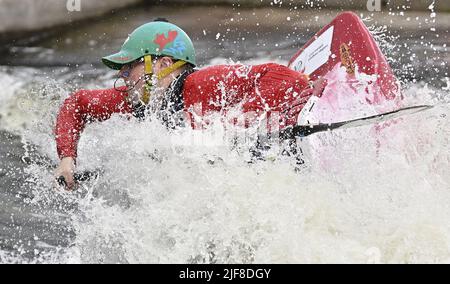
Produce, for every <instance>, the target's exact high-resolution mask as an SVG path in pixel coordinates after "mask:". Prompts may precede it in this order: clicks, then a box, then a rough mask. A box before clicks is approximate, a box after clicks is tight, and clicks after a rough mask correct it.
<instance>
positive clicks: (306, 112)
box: [297, 96, 319, 125]
mask: <svg viewBox="0 0 450 284" xmlns="http://www.w3.org/2000/svg"><path fill="white" fill-rule="evenodd" d="M318 100H319V97H316V96H311V97H310V98H309V100H308V101H307V102H306V104H305V106H304V107H303V108H302V111H301V112H300V114H299V115H298V117H297V125H309V124H311V121H310V120H311V118H312V110H313V108H314V106H315V105H316V103H317V101H318Z"/></svg>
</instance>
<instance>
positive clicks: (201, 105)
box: [55, 63, 312, 158]
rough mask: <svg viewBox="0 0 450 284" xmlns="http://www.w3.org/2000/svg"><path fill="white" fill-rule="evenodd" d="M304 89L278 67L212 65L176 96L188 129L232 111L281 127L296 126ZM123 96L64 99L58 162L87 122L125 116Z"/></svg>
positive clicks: (104, 93)
mask: <svg viewBox="0 0 450 284" xmlns="http://www.w3.org/2000/svg"><path fill="white" fill-rule="evenodd" d="M308 86H309V83H308V78H307V76H305V75H303V74H301V73H298V72H296V71H293V70H291V69H289V68H287V67H286V66H282V65H279V64H274V63H269V64H262V65H255V66H248V65H218V66H213V67H207V68H204V69H201V70H199V71H196V72H194V73H192V74H190V75H188V76H187V77H186V80H185V82H184V86H183V89H182V97H183V101H184V110H185V112H186V114H187V116H188V117H189V119H190V122H191V126H192V127H193V128H198V127H199V125H200V124H199V121H198V117H199V116H200V117H204V116H205V115H206V114H209V113H212V112H221V113H222V114H226V113H227V111H228V110H230V109H231V108H233V107H237V106H238V107H241V110H242V112H244V113H248V112H252V113H254V114H256V116H259V115H261V114H263V113H265V114H267V113H271V112H275V111H276V112H278V113H279V116H280V117H279V120H280V123H281V125H284V126H286V125H293V124H295V123H296V121H297V116H298V114H299V113H300V111H301V109H302V108H303V106H304V104H305V103H306V101H307V100H308V99H309V97H310V96H311V94H312V90H311V88H309V87H308ZM125 97H126V93H122V92H120V91H116V90H114V89H107V90H90V91H89V90H81V91H78V92H76V93H74V94H73V95H72V96H70V97H69V98H68V99H66V100H65V102H64V104H63V106H62V107H61V110H60V112H59V115H58V117H57V122H56V129H55V136H56V144H57V151H58V155H59V157H60V158H63V157H73V158H76V156H77V144H78V140H79V138H80V134H81V132H82V131H83V129H84V127H85V125H86V123H87V122H89V121H93V120H95V121H102V120H106V119H108V118H110V117H111V115H112V114H114V113H131V112H132V111H133V109H132V107H131V106H130V105H129V104H128V103H127V101H126V99H125ZM280 114H281V115H280ZM245 126H248V123H247V124H246V125H245Z"/></svg>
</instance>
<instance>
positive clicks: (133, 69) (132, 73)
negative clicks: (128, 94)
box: [119, 60, 145, 90]
mask: <svg viewBox="0 0 450 284" xmlns="http://www.w3.org/2000/svg"><path fill="white" fill-rule="evenodd" d="M119 77H121V78H122V79H123V80H124V81H125V84H126V85H127V87H128V88H133V87H134V88H135V89H136V90H140V89H141V88H142V86H143V85H144V81H145V80H144V62H141V61H140V60H138V61H135V62H133V63H131V64H127V65H124V66H123V67H122V69H120V71H119Z"/></svg>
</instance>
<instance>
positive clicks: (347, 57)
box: [339, 43, 355, 74]
mask: <svg viewBox="0 0 450 284" xmlns="http://www.w3.org/2000/svg"><path fill="white" fill-rule="evenodd" d="M339 52H340V53H341V63H342V65H343V66H345V69H347V73H348V74H355V63H354V61H353V58H352V55H351V53H350V47H349V46H348V45H347V44H346V43H343V44H341V46H340V47H339Z"/></svg>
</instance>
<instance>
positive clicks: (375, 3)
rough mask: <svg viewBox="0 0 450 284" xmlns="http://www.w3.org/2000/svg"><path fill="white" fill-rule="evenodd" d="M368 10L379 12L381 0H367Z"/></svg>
mask: <svg viewBox="0 0 450 284" xmlns="http://www.w3.org/2000/svg"><path fill="white" fill-rule="evenodd" d="M367 10H369V12H381V0H367Z"/></svg>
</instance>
